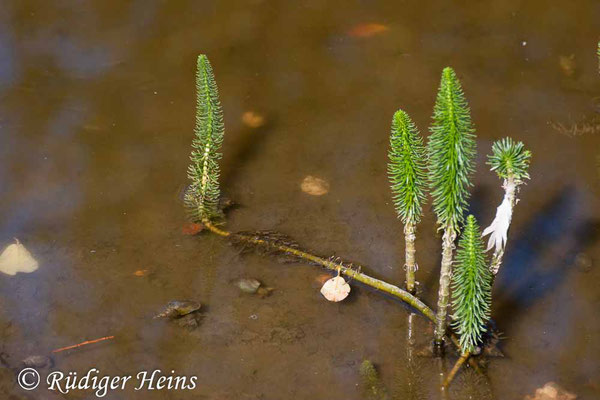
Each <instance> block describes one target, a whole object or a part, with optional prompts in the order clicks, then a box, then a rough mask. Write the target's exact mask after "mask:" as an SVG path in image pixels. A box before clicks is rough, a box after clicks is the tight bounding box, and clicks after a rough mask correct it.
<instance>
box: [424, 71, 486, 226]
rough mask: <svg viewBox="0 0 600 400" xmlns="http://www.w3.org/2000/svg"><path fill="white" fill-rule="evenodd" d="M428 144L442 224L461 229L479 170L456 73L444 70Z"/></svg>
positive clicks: (432, 183)
mask: <svg viewBox="0 0 600 400" xmlns="http://www.w3.org/2000/svg"><path fill="white" fill-rule="evenodd" d="M432 119H433V123H432V125H431V127H430V132H431V135H430V137H429V142H428V145H427V147H428V153H429V163H428V175H429V185H430V187H431V190H432V193H431V194H432V197H433V208H434V211H435V213H436V214H437V217H438V223H439V224H440V225H442V226H443V227H444V228H446V227H449V228H452V229H453V230H455V231H456V230H458V226H459V225H460V224H461V223H462V222H463V221H464V217H463V213H464V211H465V210H466V208H467V200H468V198H469V191H468V188H469V186H472V184H471V182H470V177H471V174H472V173H473V171H474V169H475V165H474V158H475V154H476V144H475V135H474V132H475V129H474V127H473V124H472V122H471V112H470V109H469V105H468V103H467V100H466V98H465V95H464V93H463V90H462V87H461V84H460V82H459V80H458V78H457V76H456V73H455V72H454V70H453V69H452V68H450V67H446V68H444V70H443V71H442V78H441V82H440V86H439V89H438V93H437V98H436V102H435V106H434V112H433V117H432Z"/></svg>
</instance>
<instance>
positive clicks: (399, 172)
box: [388, 110, 427, 224]
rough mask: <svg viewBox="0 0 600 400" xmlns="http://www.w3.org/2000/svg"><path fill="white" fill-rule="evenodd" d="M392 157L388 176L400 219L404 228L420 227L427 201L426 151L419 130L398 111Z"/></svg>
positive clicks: (392, 135)
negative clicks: (424, 205)
mask: <svg viewBox="0 0 600 400" xmlns="http://www.w3.org/2000/svg"><path fill="white" fill-rule="evenodd" d="M388 155H389V162H388V176H389V179H390V184H391V188H392V194H393V201H394V206H395V208H396V212H397V214H398V217H400V218H401V219H402V222H403V223H404V224H406V223H410V224H416V223H418V222H419V221H420V220H421V215H422V214H423V207H422V205H423V202H424V201H425V190H426V179H427V177H426V172H425V158H426V151H425V146H424V145H423V139H422V138H421V136H420V135H419V131H418V129H417V127H416V126H415V124H414V123H413V122H412V120H411V119H410V117H409V116H408V114H407V113H406V112H404V111H402V110H398V111H396V113H395V114H394V117H393V119H392V132H391V136H390V150H389V153H388Z"/></svg>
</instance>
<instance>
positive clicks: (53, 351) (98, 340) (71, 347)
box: [52, 336, 115, 353]
mask: <svg viewBox="0 0 600 400" xmlns="http://www.w3.org/2000/svg"><path fill="white" fill-rule="evenodd" d="M114 338H115V337H114V336H105V337H103V338H100V339H94V340H86V341H85V342H81V343H78V344H74V345H72V346H67V347H61V348H60V349H56V350H52V353H60V352H61V351H65V350H70V349H75V348H77V347H81V346H85V345H87V344H92V343H98V342H103V341H105V340H109V339H114Z"/></svg>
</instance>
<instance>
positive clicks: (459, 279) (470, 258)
mask: <svg viewBox="0 0 600 400" xmlns="http://www.w3.org/2000/svg"><path fill="white" fill-rule="evenodd" d="M491 303H492V273H491V271H490V270H489V268H488V265H487V261H486V257H485V251H484V249H483V239H482V238H481V231H480V230H479V225H478V224H477V220H476V219H475V217H474V216H472V215H469V216H468V217H467V223H466V225H465V229H464V231H463V233H462V236H461V238H460V241H459V243H458V250H457V252H456V267H455V268H454V273H453V275H452V308H453V310H454V314H453V315H452V320H453V322H452V325H453V326H454V328H455V329H456V331H457V333H458V335H459V336H460V338H459V343H460V350H461V353H462V355H461V357H460V358H459V359H458V361H457V362H456V364H454V367H453V368H452V371H450V374H449V375H448V377H447V378H446V379H445V381H444V383H443V386H444V387H447V386H448V385H449V384H450V382H451V381H452V379H453V378H454V376H455V375H456V373H457V372H458V370H459V369H460V367H461V366H462V364H463V363H464V362H465V361H466V360H467V359H468V358H469V356H470V355H471V353H472V352H473V350H475V347H476V346H478V345H479V344H480V343H481V338H482V335H483V333H484V332H485V331H486V324H487V322H488V320H489V319H490V310H491Z"/></svg>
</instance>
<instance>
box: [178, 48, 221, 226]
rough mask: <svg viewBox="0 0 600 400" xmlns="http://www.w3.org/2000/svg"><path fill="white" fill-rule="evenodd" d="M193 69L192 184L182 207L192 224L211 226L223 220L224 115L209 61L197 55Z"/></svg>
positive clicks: (190, 177) (190, 176) (189, 175)
mask: <svg viewBox="0 0 600 400" xmlns="http://www.w3.org/2000/svg"><path fill="white" fill-rule="evenodd" d="M196 65H197V69H196V126H195V129H194V134H195V137H194V139H193V141H192V154H191V156H190V160H191V164H190V165H189V167H188V178H189V179H190V180H191V184H190V186H189V188H188V190H187V192H186V194H185V197H184V203H185V206H186V208H187V210H188V213H189V217H190V219H191V220H192V221H195V222H202V221H204V222H210V221H213V222H214V221H218V220H219V219H221V218H222V212H221V210H220V209H219V197H220V189H219V163H218V162H219V160H220V159H221V153H220V152H219V150H220V147H221V143H222V142H223V135H224V125H223V111H222V109H221V103H220V102H219V91H218V89H217V83H216V82H215V77H214V75H213V70H212V67H211V65H210V62H209V61H208V58H207V57H206V56H205V55H203V54H201V55H199V56H198V60H197V64H196Z"/></svg>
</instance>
